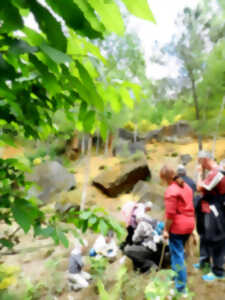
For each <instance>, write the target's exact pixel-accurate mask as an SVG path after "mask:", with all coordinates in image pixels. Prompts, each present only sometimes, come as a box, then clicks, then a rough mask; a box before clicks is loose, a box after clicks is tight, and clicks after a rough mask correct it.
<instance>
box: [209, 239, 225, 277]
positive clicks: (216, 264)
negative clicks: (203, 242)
mask: <svg viewBox="0 0 225 300" xmlns="http://www.w3.org/2000/svg"><path fill="white" fill-rule="evenodd" d="M210 254H211V257H212V271H213V273H214V274H215V275H217V276H225V270H224V262H225V261H224V256H225V239H223V240H221V241H218V242H210Z"/></svg>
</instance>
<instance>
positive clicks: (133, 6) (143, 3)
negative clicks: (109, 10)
mask: <svg viewBox="0 0 225 300" xmlns="http://www.w3.org/2000/svg"><path fill="white" fill-rule="evenodd" d="M122 1H123V3H124V4H125V5H126V7H127V9H128V10H129V11H130V12H131V13H132V14H133V15H135V16H136V17H138V18H141V19H145V20H148V21H151V22H153V23H156V22H155V18H154V16H153V13H152V11H151V9H150V7H149V5H148V0H138V1H134V0H122Z"/></svg>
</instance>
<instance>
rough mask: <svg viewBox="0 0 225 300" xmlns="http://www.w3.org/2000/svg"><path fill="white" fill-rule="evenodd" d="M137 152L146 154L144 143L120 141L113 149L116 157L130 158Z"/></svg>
mask: <svg viewBox="0 0 225 300" xmlns="http://www.w3.org/2000/svg"><path fill="white" fill-rule="evenodd" d="M137 152H140V153H143V154H146V149H145V144H144V142H135V143H133V142H129V141H127V140H122V139H119V140H118V141H117V142H116V145H115V146H114V148H113V155H114V156H121V157H129V156H131V155H133V154H136V153H137Z"/></svg>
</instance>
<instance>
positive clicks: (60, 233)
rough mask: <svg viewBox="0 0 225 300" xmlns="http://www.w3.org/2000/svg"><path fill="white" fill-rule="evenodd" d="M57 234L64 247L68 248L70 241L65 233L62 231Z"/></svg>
mask: <svg viewBox="0 0 225 300" xmlns="http://www.w3.org/2000/svg"><path fill="white" fill-rule="evenodd" d="M57 233H58V237H59V241H60V242H61V243H62V244H63V245H64V247H65V248H68V247H69V241H68V239H67V237H66V235H65V234H64V232H63V231H61V230H58V231H57Z"/></svg>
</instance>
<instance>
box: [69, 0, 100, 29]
mask: <svg viewBox="0 0 225 300" xmlns="http://www.w3.org/2000/svg"><path fill="white" fill-rule="evenodd" d="M73 1H74V2H75V3H76V4H77V6H79V8H80V9H81V10H82V12H83V14H84V16H85V18H86V19H87V20H88V22H89V23H90V24H91V26H92V28H94V29H95V30H97V31H99V32H104V31H105V28H104V25H103V24H102V23H100V21H99V19H98V17H97V15H96V14H95V11H94V9H93V8H92V7H91V6H90V5H89V4H88V1H87V0H73Z"/></svg>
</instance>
